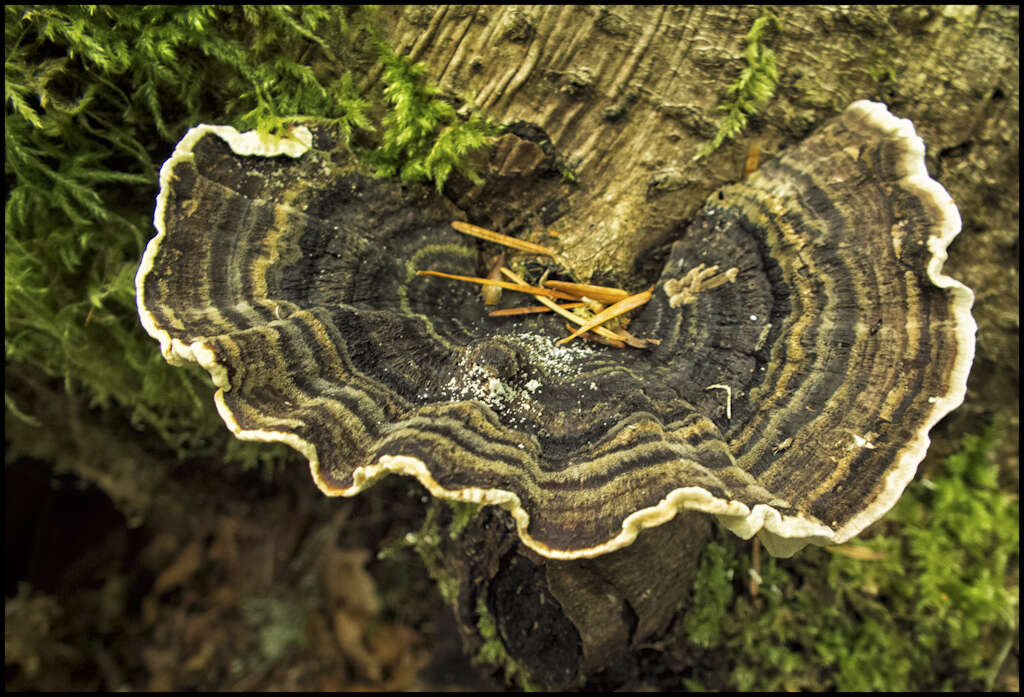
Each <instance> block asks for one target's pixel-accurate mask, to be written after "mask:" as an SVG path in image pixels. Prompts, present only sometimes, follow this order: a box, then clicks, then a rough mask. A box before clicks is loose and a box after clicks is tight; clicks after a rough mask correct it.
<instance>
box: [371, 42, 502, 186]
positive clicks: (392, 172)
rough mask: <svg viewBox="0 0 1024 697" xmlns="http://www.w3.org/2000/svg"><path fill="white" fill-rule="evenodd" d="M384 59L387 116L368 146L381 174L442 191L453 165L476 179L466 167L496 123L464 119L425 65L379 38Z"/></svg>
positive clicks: (472, 118)
mask: <svg viewBox="0 0 1024 697" xmlns="http://www.w3.org/2000/svg"><path fill="white" fill-rule="evenodd" d="M378 46H379V51H380V59H381V62H382V63H383V65H384V74H383V77H382V81H383V83H384V99H385V100H386V101H387V103H388V104H389V105H390V107H391V109H390V111H389V112H388V114H387V115H386V116H385V117H384V120H383V125H384V134H383V138H382V141H381V144H380V147H378V148H376V149H375V150H371V151H366V152H364V156H365V158H366V159H367V161H368V162H370V163H371V164H372V165H373V166H374V167H375V168H376V171H377V174H378V175H380V176H386V177H392V176H396V175H397V176H399V177H401V178H402V179H405V180H407V181H432V182H433V183H434V185H435V186H436V187H437V190H438V191H441V187H442V186H443V185H444V182H445V180H446V179H447V178H448V175H450V174H451V173H452V172H453V171H459V172H461V173H462V174H463V175H465V176H467V177H468V178H469V179H470V180H472V181H473V182H474V183H480V181H481V179H480V177H479V176H478V175H477V174H476V173H475V172H474V171H472V170H471V169H469V168H468V167H467V165H466V164H465V163H466V158H467V155H469V153H470V152H472V151H473V150H476V149H478V148H480V147H483V146H484V145H486V144H487V143H488V141H489V140H490V138H491V136H492V135H494V134H495V132H496V129H495V128H493V127H492V126H491V125H489V124H488V123H487V122H486V121H485V120H484V119H483V118H481V117H480V116H479V115H477V114H472V115H471V116H469V118H468V119H466V120H465V121H460V120H459V119H458V117H457V115H456V113H455V108H454V107H453V106H452V105H451V104H449V103H448V102H447V101H445V100H444V99H442V98H441V90H440V89H439V88H438V87H437V86H436V85H432V84H430V83H428V82H427V80H426V67H425V66H424V65H423V64H422V63H413V62H412V61H410V60H409V59H408V58H406V57H405V56H399V55H396V54H394V53H392V52H391V50H390V49H389V48H387V47H386V46H384V45H383V44H378Z"/></svg>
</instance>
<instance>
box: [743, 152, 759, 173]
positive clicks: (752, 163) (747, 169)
mask: <svg viewBox="0 0 1024 697" xmlns="http://www.w3.org/2000/svg"><path fill="white" fill-rule="evenodd" d="M760 157H761V151H760V150H758V149H757V146H756V145H751V146H750V150H747V162H746V164H744V166H743V178H744V179H746V178H747V177H749V176H750V175H751V174H753V172H754V170H756V169H757V164H758V160H759V159H760Z"/></svg>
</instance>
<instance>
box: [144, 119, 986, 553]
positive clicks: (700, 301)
mask: <svg viewBox="0 0 1024 697" xmlns="http://www.w3.org/2000/svg"><path fill="white" fill-rule="evenodd" d="M160 185H161V189H160V194H159V196H158V198H157V206H156V213H155V216H154V224H155V226H156V230H157V234H156V236H155V237H154V238H153V239H152V240H151V241H150V243H149V245H148V247H147V249H146V252H145V255H144V256H143V259H142V263H141V265H140V267H139V271H138V274H137V276H136V288H137V297H138V307H139V316H140V318H141V321H142V325H143V327H144V328H145V329H146V331H147V332H148V333H149V334H150V335H151V336H153V337H154V338H155V339H157V340H158V341H159V342H160V347H161V352H162V353H163V355H164V357H165V358H166V359H167V360H168V361H170V362H171V363H175V364H180V363H182V362H185V361H194V362H197V363H199V364H200V365H202V366H203V367H204V368H205V369H206V370H207V371H209V373H210V375H211V377H212V379H213V382H214V384H215V386H216V387H217V391H216V395H215V400H216V404H217V407H218V410H219V412H220V415H221V417H222V418H223V419H224V422H225V423H226V424H227V426H228V428H229V429H230V430H231V431H232V432H233V433H234V434H235V435H236V436H238V437H239V438H242V439H247V440H256V441H280V442H284V443H287V444H288V445H290V446H292V447H293V448H295V449H296V450H298V451H299V452H301V453H302V454H303V455H304V456H305V457H306V458H307V459H308V460H309V464H310V470H311V472H312V475H313V478H314V480H315V482H316V484H317V485H318V486H319V487H320V489H321V490H323V491H324V492H325V493H326V494H328V495H332V496H335V495H342V496H352V495H355V494H356V493H358V492H359V491H361V490H363V489H365V488H366V487H367V486H370V485H371V484H373V483H374V482H375V481H377V480H378V479H380V478H381V477H383V476H385V475H387V474H392V473H397V474H404V475H409V476H412V477H415V478H416V479H418V480H419V481H420V482H421V483H422V484H423V485H424V486H425V487H426V488H427V489H428V490H430V492H431V493H432V494H433V495H435V496H439V497H443V498H447V499H451V500H459V501H468V502H474V503H482V504H492V505H499V506H502V507H504V508H506V509H507V510H508V511H509V512H510V513H511V515H512V517H513V519H514V521H515V524H516V527H517V531H518V534H519V536H520V538H521V539H522V541H523V542H524V544H526V545H527V546H529V547H531V548H532V549H534V550H535V551H537V552H539V553H540V554H542V555H545V556H548V557H552V558H561V559H572V558H579V557H592V556H596V555H599V554H604V553H607V552H610V551H613V550H615V549H618V548H621V547H623V546H625V545H628V544H630V543H631V542H632V541H633V540H634V539H635V538H636V535H637V534H638V533H639V532H640V531H641V530H642V529H643V528H646V527H651V526H654V525H659V524H661V523H664V522H666V521H668V520H670V519H671V518H673V517H674V516H675V515H676V514H677V513H678V511H680V510H683V509H692V510H698V511H704V512H707V513H710V514H714V515H716V516H718V518H719V519H720V520H721V521H722V522H723V523H724V524H725V525H726V526H727V527H728V528H729V529H730V530H732V531H733V532H735V533H736V534H737V535H739V536H741V537H743V538H749V537H751V536H752V535H754V534H759V535H760V536H761V537H762V539H763V540H764V542H765V545H766V547H767V548H768V550H769V552H771V553H773V554H775V555H779V556H788V555H789V554H792V553H793V552H795V551H796V550H798V549H799V548H801V547H803V546H804V545H806V544H808V543H815V544H834V543H841V542H844V541H846V540H848V539H850V538H851V537H853V536H854V535H856V534H857V533H858V532H860V531H861V530H863V529H864V528H865V527H867V526H868V525H870V524H871V523H873V522H874V521H876V520H878V519H879V518H880V517H881V516H882V515H883V514H884V513H885V512H886V511H888V510H889V509H890V508H891V507H892V506H893V505H894V503H895V502H896V500H897V499H898V498H899V496H900V494H901V493H902V491H903V489H904V488H905V487H906V485H907V483H908V482H909V481H910V480H911V478H912V477H913V475H914V472H915V470H916V468H917V465H918V463H919V462H920V461H921V459H922V458H923V457H924V454H925V451H926V449H927V447H928V443H929V440H928V432H929V430H930V429H931V428H932V427H933V426H934V425H935V424H936V422H938V420H939V419H941V418H942V417H943V416H944V415H945V414H947V413H948V412H949V411H951V410H952V409H954V408H956V406H958V405H959V404H960V403H961V402H962V401H963V398H964V394H965V392H966V382H967V374H968V371H969V369H970V366H971V362H972V359H973V355H974V334H975V329H976V327H975V323H974V320H973V318H972V317H971V314H970V308H971V305H972V303H973V294H972V293H971V291H970V290H969V289H967V288H966V287H965V286H963V285H962V284H960V283H959V282H957V281H956V280H954V279H952V278H950V277H949V276H946V275H944V274H943V272H942V266H943V263H944V261H945V259H946V248H947V246H948V245H949V243H950V241H951V240H952V239H953V238H954V237H955V236H956V234H957V233H958V232H959V230H960V218H959V214H958V213H957V210H956V207H955V205H954V204H953V202H952V200H951V199H950V197H949V195H948V194H947V193H946V191H945V190H944V189H943V188H942V186H940V185H939V184H938V183H936V182H935V181H933V180H932V179H930V178H929V177H928V174H927V171H926V168H925V163H924V144H923V143H922V141H921V139H920V138H918V136H917V135H916V134H915V132H914V129H913V126H912V125H911V123H910V122H909V121H907V120H905V119H899V118H896V117H894V116H893V115H891V114H890V113H889V112H888V110H887V109H886V107H885V106H884V105H882V104H875V103H871V102H864V101H861V102H855V103H854V104H852V105H851V106H850V107H848V108H847V109H846V110H845V111H844V112H843V113H842V114H840V115H839V116H837V117H836V118H835V119H833V120H832V121H830V122H828V123H827V124H825V125H824V126H822V127H821V128H820V129H819V130H818V131H817V132H815V133H814V134H813V135H811V136H810V137H809V138H807V139H806V140H805V141H804V142H802V143H800V144H798V145H797V146H795V147H793V148H791V149H789V150H788V151H786V152H784V153H783V154H782V155H781V156H780V157H778V158H777V159H775V160H772V161H770V162H767V163H765V164H764V165H762V167H761V168H760V169H759V170H757V171H756V172H754V173H753V174H752V175H751V176H750V177H749V178H748V179H746V180H745V181H744V182H741V183H737V184H732V185H729V186H726V187H724V188H723V189H721V190H719V191H718V192H716V193H715V194H713V195H712V196H711V197H710V198H709V199H708V201H707V203H706V204H705V206H704V208H703V209H702V210H701V212H700V213H699V214H698V216H697V217H696V219H695V220H694V221H693V222H692V224H691V225H690V226H689V227H688V229H687V230H686V231H685V232H683V234H682V235H681V236H680V237H679V239H678V241H677V242H675V244H674V245H673V247H672V250H671V253H670V256H669V259H668V261H667V262H666V265H665V268H664V271H663V273H662V275H661V277H660V278H659V279H657V280H656V283H655V285H654V290H653V293H652V295H651V299H650V301H649V302H647V303H646V304H645V305H644V306H643V307H642V308H639V309H637V310H636V316H635V318H634V319H633V323H632V324H631V325H630V331H631V332H636V334H637V335H638V336H648V337H657V338H658V339H659V340H660V343H658V344H652V345H651V346H649V347H648V348H645V349H643V350H630V349H625V350H622V349H614V348H608V347H592V346H590V345H581V344H579V343H578V342H576V343H572V344H568V345H565V346H556V345H555V340H556V339H558V338H559V337H561V336H564V329H563V327H562V326H561V325H560V324H559V322H558V319H557V318H554V317H550V316H543V315H529V316H526V315H518V316H516V317H515V318H514V319H512V318H500V319H499V318H496V317H489V316H488V315H487V313H488V310H489V309H490V308H486V307H485V306H484V304H483V303H482V302H481V301H480V299H479V295H478V294H477V293H476V291H475V289H474V288H471V287H467V286H466V285H464V284H453V283H451V282H449V281H447V280H446V279H444V278H438V277H436V276H430V275H420V274H418V272H419V271H423V270H425V269H431V268H434V269H444V270H445V271H447V272H450V273H452V274H463V275H474V274H478V273H479V271H480V269H481V268H482V264H483V262H482V259H483V256H484V255H483V254H482V253H481V252H482V250H484V249H486V248H487V247H486V245H488V244H490V243H489V242H481V241H479V240H477V239H474V238H469V237H466V236H464V235H460V234H458V233H456V232H455V231H453V230H452V228H451V226H450V221H451V220H452V219H453V217H458V212H457V211H454V209H453V208H452V207H451V206H450V204H448V203H447V202H446V201H444V200H443V199H441V198H440V197H438V196H437V195H436V194H434V193H433V192H432V191H430V190H428V189H426V188H423V187H418V186H408V185H403V184H399V183H396V182H393V181H387V180H380V179H374V178H372V177H370V176H367V175H365V174H363V173H362V172H361V171H360V170H359V169H358V168H357V167H356V166H355V165H354V164H352V163H351V161H350V159H349V158H348V156H347V155H346V154H345V153H344V151H343V149H341V148H338V147H336V146H335V145H334V144H333V143H332V142H331V139H330V137H329V136H328V135H327V134H325V133H323V132H320V131H318V130H317V129H313V130H309V129H305V128H302V129H296V131H295V132H294V133H293V134H292V137H290V138H289V137H285V138H275V137H269V136H261V135H257V134H254V133H238V132H237V131H235V130H234V129H231V128H228V127H224V126H205V125H204V126H198V127H196V128H194V129H192V130H190V131H189V133H188V134H187V135H186V136H185V137H184V138H183V139H182V141H181V143H179V144H178V146H177V148H176V149H175V151H174V154H173V155H172V157H171V158H170V159H169V160H168V161H167V162H166V163H165V164H164V166H163V168H162V169H161V174H160ZM716 266H717V267H718V268H720V269H723V270H724V269H729V270H730V271H729V273H728V274H727V276H723V277H722V278H720V279H719V280H718V281H716V282H709V283H707V284H706V285H705V286H704V287H703V288H701V286H700V283H697V282H696V281H695V280H694V279H697V280H699V279H704V278H706V277H708V276H709V274H711V273H712V271H711V269H713V268H714V267H716ZM733 269H735V270H733ZM534 280H536V279H534ZM652 280H654V279H652ZM691 281H693V282H691ZM648 285H649V283H648ZM684 285H685V287H686V288H687V291H686V292H687V293H688V295H687V296H686V298H685V299H681V298H680V297H679V296H678V293H677V289H678V288H680V287H682V286H684ZM645 287H646V286H645ZM509 295H510V294H508V293H506V294H505V296H504V298H503V300H502V304H503V305H509V304H514V303H515V302H516V301H515V300H514V299H509V298H508V296H509Z"/></svg>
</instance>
